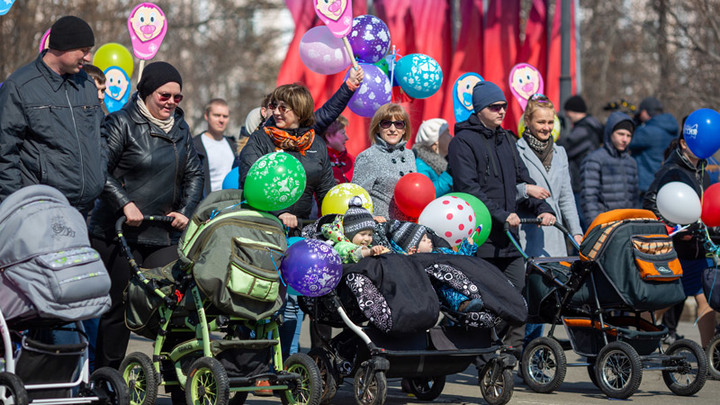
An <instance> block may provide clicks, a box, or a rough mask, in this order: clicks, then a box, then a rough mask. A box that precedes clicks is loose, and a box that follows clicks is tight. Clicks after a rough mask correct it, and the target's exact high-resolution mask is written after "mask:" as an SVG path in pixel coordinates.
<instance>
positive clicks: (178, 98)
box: [158, 93, 183, 104]
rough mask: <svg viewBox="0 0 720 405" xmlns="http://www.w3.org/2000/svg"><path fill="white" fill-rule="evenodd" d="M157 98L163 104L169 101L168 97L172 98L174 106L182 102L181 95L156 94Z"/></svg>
mask: <svg viewBox="0 0 720 405" xmlns="http://www.w3.org/2000/svg"><path fill="white" fill-rule="evenodd" d="M158 97H159V99H160V101H161V102H163V103H164V102H166V101H168V100H170V97H172V99H173V101H174V102H175V104H180V102H181V101H182V100H183V95H182V94H170V93H158Z"/></svg>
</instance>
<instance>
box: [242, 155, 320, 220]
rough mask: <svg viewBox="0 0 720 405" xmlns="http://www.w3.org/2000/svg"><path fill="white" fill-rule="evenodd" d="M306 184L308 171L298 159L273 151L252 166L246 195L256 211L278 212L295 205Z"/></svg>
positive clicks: (247, 179)
mask: <svg viewBox="0 0 720 405" xmlns="http://www.w3.org/2000/svg"><path fill="white" fill-rule="evenodd" d="M306 183H307V176H306V174H305V169H304V168H303V166H302V164H301V163H300V161H299V160H297V158H296V157H294V156H292V155H290V154H288V153H285V152H273V153H268V154H267V155H264V156H262V157H261V158H260V159H258V160H257V161H256V162H255V163H253V165H252V166H250V170H249V171H248V174H247V177H246V178H245V187H244V189H243V195H244V196H245V200H247V203H248V204H249V205H250V206H251V207H253V208H255V209H256V210H260V211H277V210H282V209H285V208H287V207H289V206H291V205H293V204H295V203H296V202H297V200H299V199H300V196H301V195H302V193H303V191H305V184H306Z"/></svg>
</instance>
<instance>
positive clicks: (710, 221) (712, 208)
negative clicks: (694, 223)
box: [700, 183, 720, 227]
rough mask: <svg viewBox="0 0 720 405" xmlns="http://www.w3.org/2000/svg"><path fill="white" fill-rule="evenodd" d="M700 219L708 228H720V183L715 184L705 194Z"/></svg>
mask: <svg viewBox="0 0 720 405" xmlns="http://www.w3.org/2000/svg"><path fill="white" fill-rule="evenodd" d="M700 219H701V220H702V221H703V223H704V224H705V225H707V226H711V227H712V226H720V183H716V184H713V185H712V186H710V187H708V188H707V189H706V190H705V193H703V199H702V214H701V215H700Z"/></svg>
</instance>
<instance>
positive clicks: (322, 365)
mask: <svg viewBox="0 0 720 405" xmlns="http://www.w3.org/2000/svg"><path fill="white" fill-rule="evenodd" d="M308 356H310V357H311V358H312V359H313V361H315V364H316V365H317V367H318V370H319V371H320V380H321V381H322V396H321V398H320V403H321V404H327V403H329V402H330V401H331V400H332V399H333V398H334V397H335V394H336V393H337V388H338V383H337V381H338V379H339V376H338V374H337V371H336V370H335V368H334V367H333V365H332V361H331V360H330V355H328V353H327V351H325V350H324V349H320V348H315V349H312V350H310V352H309V353H308Z"/></svg>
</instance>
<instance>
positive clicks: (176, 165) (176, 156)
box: [172, 142, 192, 203]
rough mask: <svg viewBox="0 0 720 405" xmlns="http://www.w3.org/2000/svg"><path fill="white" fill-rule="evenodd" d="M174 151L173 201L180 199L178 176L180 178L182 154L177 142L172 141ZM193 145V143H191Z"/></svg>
mask: <svg viewBox="0 0 720 405" xmlns="http://www.w3.org/2000/svg"><path fill="white" fill-rule="evenodd" d="M172 146H173V151H174V152H175V180H174V181H173V203H174V202H175V201H177V200H178V197H177V191H178V189H177V178H178V172H179V171H180V154H179V153H178V150H177V145H176V144H175V142H172ZM191 146H192V145H191Z"/></svg>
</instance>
